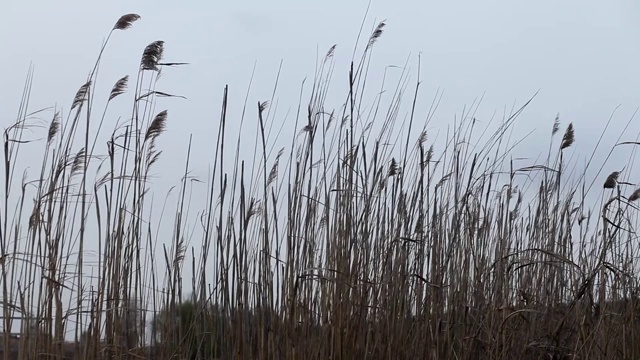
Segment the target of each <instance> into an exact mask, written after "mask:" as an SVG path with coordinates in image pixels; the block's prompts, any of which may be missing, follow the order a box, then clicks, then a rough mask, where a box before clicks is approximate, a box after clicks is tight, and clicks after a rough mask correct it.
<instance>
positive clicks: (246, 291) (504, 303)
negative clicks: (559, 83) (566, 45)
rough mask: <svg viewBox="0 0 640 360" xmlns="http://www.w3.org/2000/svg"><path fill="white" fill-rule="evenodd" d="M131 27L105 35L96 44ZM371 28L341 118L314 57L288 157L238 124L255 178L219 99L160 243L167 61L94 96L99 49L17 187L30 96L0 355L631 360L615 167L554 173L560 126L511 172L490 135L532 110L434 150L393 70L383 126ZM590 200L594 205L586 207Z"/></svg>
mask: <svg viewBox="0 0 640 360" xmlns="http://www.w3.org/2000/svg"><path fill="white" fill-rule="evenodd" d="M137 20H139V16H138V15H135V14H129V15H124V16H123V17H121V18H120V19H119V20H118V21H117V23H116V24H115V26H114V27H113V29H112V30H111V32H110V33H109V39H111V35H112V34H114V33H116V32H120V31H123V30H127V29H128V28H129V27H131V25H132V24H133V23H134V22H135V21H137ZM384 27H385V23H384V22H381V23H380V24H379V25H378V26H377V27H376V28H375V29H374V30H373V32H372V34H371V35H370V37H369V38H368V39H366V44H365V46H364V49H363V50H362V52H361V58H360V59H356V60H355V61H353V62H352V65H351V67H350V70H349V73H348V74H346V75H348V76H347V79H348V83H347V84H348V88H346V89H344V99H345V100H344V103H343V104H338V106H333V105H332V104H328V103H327V98H328V96H327V95H328V92H329V84H330V83H331V79H332V78H333V70H334V62H333V61H334V60H333V59H334V55H335V54H334V53H335V49H336V48H335V47H332V48H330V50H329V51H328V53H327V54H326V56H325V57H324V58H323V59H322V61H321V62H320V63H319V65H318V68H317V72H316V74H315V77H314V81H313V84H312V85H311V88H310V89H309V96H308V99H307V100H306V101H301V102H300V106H299V109H298V113H297V117H296V120H295V127H296V130H297V131H298V132H297V133H296V135H295V136H293V137H292V138H291V139H289V140H290V144H289V145H288V146H287V147H285V148H282V149H279V151H276V149H273V146H274V144H275V141H274V137H273V136H274V135H273V134H274V133H276V132H277V129H276V128H274V118H275V117H276V115H275V112H273V113H272V112H270V107H269V104H270V102H267V101H264V102H259V103H257V104H254V105H253V106H252V105H246V108H245V109H244V110H243V113H244V111H245V110H246V111H247V114H248V115H247V116H248V117H251V116H253V117H252V118H253V119H255V126H256V127H257V134H258V142H257V145H256V146H257V149H258V151H257V152H256V154H257V155H256V157H255V158H254V159H253V161H251V160H247V159H246V157H247V156H248V154H246V153H245V152H242V151H241V150H240V149H241V147H240V145H239V144H240V142H239V140H238V142H234V141H230V140H229V139H228V138H227V134H228V121H229V120H228V115H227V114H228V109H227V104H228V92H227V88H226V87H225V91H224V97H223V99H222V109H221V113H220V118H219V128H218V132H217V134H216V136H217V139H216V142H215V147H214V148H213V149H212V156H213V157H212V159H213V166H212V170H211V172H210V174H209V178H208V181H207V187H208V191H207V198H206V207H205V208H204V209H193V206H194V205H193V204H192V203H191V200H190V199H191V192H192V190H191V187H190V183H191V180H192V178H191V177H190V171H191V167H190V156H189V157H187V159H185V163H184V164H182V169H183V170H182V171H183V172H184V176H183V180H182V183H181V186H180V188H179V189H177V190H179V192H178V203H177V207H176V209H175V211H174V212H173V215H172V216H173V219H171V220H172V221H173V226H172V228H173V232H172V233H167V232H164V231H159V230H158V226H159V224H160V223H162V222H166V221H167V220H166V219H165V218H166V216H165V210H166V208H165V207H162V206H158V205H157V204H154V203H153V202H152V197H151V194H153V191H154V188H153V184H152V183H151V182H150V181H149V180H150V171H151V169H153V167H154V164H155V163H156V162H157V161H158V160H159V159H160V158H161V150H160V149H159V148H158V146H157V140H158V139H159V138H160V137H161V135H162V133H163V132H164V131H165V129H166V127H167V124H170V123H171V116H170V112H168V111H167V110H158V109H156V104H157V99H158V98H159V97H167V96H172V95H170V94H167V93H164V92H161V91H158V90H156V83H157V80H158V75H159V73H160V72H161V71H162V69H164V68H166V67H175V66H179V65H182V64H181V63H167V62H163V53H164V43H163V42H162V41H156V42H153V43H151V44H149V45H148V46H147V47H146V48H144V50H143V54H142V57H141V61H140V68H139V71H138V73H137V74H136V77H135V79H130V78H129V77H128V76H124V77H122V78H121V79H119V80H117V81H116V83H115V85H114V86H113V88H112V89H111V91H110V92H108V93H103V92H101V91H100V90H99V89H97V88H96V86H95V80H96V77H97V74H98V73H97V69H98V68H99V65H100V56H102V53H103V51H104V50H105V48H106V46H107V44H108V41H107V42H105V45H104V47H103V48H102V50H101V51H100V56H99V57H98V60H97V62H96V65H95V67H94V69H93V71H92V72H91V74H90V76H89V78H88V79H87V81H86V83H85V84H84V85H82V86H81V87H80V89H79V90H78V92H77V93H76V95H75V96H74V98H73V101H72V103H71V107H70V108H69V111H68V113H67V114H66V115H64V114H63V113H62V112H60V111H56V112H55V115H54V116H53V118H52V119H51V121H50V122H49V123H48V124H47V126H46V127H45V129H44V130H43V132H44V134H45V138H46V141H44V142H41V143H40V144H41V145H42V146H43V148H41V151H42V163H41V164H40V171H39V173H38V174H37V175H36V176H35V177H34V178H30V177H27V176H26V175H24V176H21V174H20V173H19V172H18V171H19V169H17V168H16V164H17V162H18V161H19V159H21V157H20V154H21V152H22V151H25V150H24V148H25V147H28V148H29V151H36V149H37V146H38V145H37V144H38V143H30V142H31V141H30V140H28V139H26V138H25V132H26V131H27V130H29V131H37V126H38V125H42V123H40V122H38V121H37V120H35V119H34V113H31V112H30V110H29V101H28V99H29V93H30V82H31V80H30V78H29V80H28V82H27V87H26V88H25V91H24V96H23V102H22V104H21V107H20V111H19V114H18V116H17V121H16V122H15V123H14V124H13V125H11V126H9V127H8V128H7V129H6V130H5V132H4V137H3V138H4V152H3V154H4V169H3V171H4V187H3V192H4V194H3V195H4V202H3V205H4V206H3V208H2V213H1V214H0V218H1V221H0V231H1V232H0V251H1V252H2V253H1V255H0V270H1V277H0V280H1V281H2V290H1V291H2V299H3V301H2V314H3V315H4V324H3V325H4V329H5V332H4V337H3V358H4V359H12V358H18V359H39V358H43V359H44V358H52V359H62V358H65V357H67V358H75V359H114V358H115V359H124V358H126V359H145V358H146V359H213V358H221V359H307V360H311V359H323V360H324V359H481V358H482V359H484V358H489V359H514V358H520V359H543V358H545V359H546V358H554V359H565V358H566V359H569V358H571V359H614V358H615V359H636V358H639V357H640V342H639V340H640V326H639V322H638V315H637V314H636V311H637V310H638V293H637V291H638V284H637V276H636V275H635V274H636V271H637V253H638V249H637V246H636V239H637V238H636V236H635V228H636V227H637V211H638V210H639V209H638V208H637V205H636V201H637V200H638V199H639V198H640V191H638V190H636V189H634V188H633V186H630V185H632V184H630V183H628V182H626V181H623V180H624V176H625V175H624V174H626V173H628V170H625V171H623V172H622V173H619V172H616V173H613V174H610V175H609V176H608V177H607V176H605V175H606V174H604V175H599V176H598V178H597V179H596V180H592V179H587V178H586V175H585V174H586V173H587V168H589V166H591V163H590V162H589V164H588V166H587V168H585V169H582V170H581V171H580V172H579V173H578V174H577V175H576V174H567V169H570V166H569V165H570V164H569V163H568V160H567V159H566V157H567V156H566V155H565V154H566V153H567V151H568V149H570V148H571V147H572V145H573V143H574V141H579V130H577V131H576V130H574V127H573V125H572V124H568V125H567V126H566V127H565V130H564V132H561V129H560V127H561V124H560V120H559V119H558V118H556V121H555V122H553V123H550V124H549V128H550V130H552V131H551V132H550V133H551V145H550V147H549V150H548V154H547V156H546V159H545V160H544V161H543V162H541V163H532V164H530V165H528V166H524V167H517V166H516V165H514V161H513V160H512V158H513V154H512V152H513V149H514V145H515V143H516V142H514V141H512V140H511V139H510V132H511V130H512V128H513V126H514V124H515V123H516V120H517V118H518V116H519V115H520V114H521V113H522V112H523V111H524V110H525V108H526V106H527V105H528V104H529V102H526V103H525V104H523V105H522V107H521V108H519V109H517V110H516V111H513V112H512V113H511V114H509V115H508V116H506V117H505V118H504V119H502V120H501V121H499V123H497V124H496V125H497V126H495V128H494V129H493V130H491V127H490V126H489V127H487V126H486V124H483V125H482V126H481V125H480V123H479V122H478V121H476V119H475V118H474V117H473V109H471V110H469V111H468V112H466V113H465V114H464V116H463V117H462V118H461V119H458V120H456V121H455V122H454V123H453V125H452V126H451V127H450V131H449V132H448V133H447V136H446V139H445V141H444V142H443V145H442V146H440V147H436V146H434V143H435V142H433V141H431V140H430V134H429V132H428V131H427V130H426V129H427V128H428V125H429V124H430V122H431V120H432V117H433V114H434V111H435V108H436V107H437V99H436V101H434V102H433V104H432V106H431V109H430V110H429V112H428V113H427V114H418V113H417V111H416V109H418V108H419V107H417V106H416V104H419V103H420V102H422V101H423V100H422V99H423V97H422V95H421V93H420V83H419V82H416V83H415V87H414V85H413V84H411V83H410V82H409V75H410V74H408V73H407V71H406V70H403V71H402V75H401V76H400V79H399V81H398V82H397V84H395V85H392V87H391V90H390V92H391V94H392V95H390V96H391V98H390V101H389V106H388V107H387V108H384V107H383V102H382V101H381V99H380V97H379V96H375V100H374V101H373V103H369V104H366V103H364V102H365V101H366V99H368V96H366V94H367V91H373V90H372V89H370V88H368V86H369V85H368V81H367V77H368V73H369V65H370V59H371V55H372V51H373V49H374V48H375V47H376V46H377V41H378V40H379V39H380V37H381V36H382V35H383V31H384ZM417 75H418V78H420V74H419V71H418V74H417ZM130 85H133V86H131V87H132V89H131V90H130V89H129V87H130ZM384 87H385V90H386V89H388V85H387V84H385V86H384ZM149 89H150V90H149ZM130 91H131V92H132V93H133V95H132V96H131V97H130V98H131V99H132V104H131V105H132V106H131V113H130V116H129V120H128V121H126V122H124V123H122V124H120V125H119V126H116V127H115V128H114V129H112V130H111V131H112V132H111V133H110V136H109V137H110V140H109V141H108V143H107V146H106V148H105V147H104V146H102V145H101V144H100V143H99V142H98V140H97V139H98V138H99V134H101V133H104V131H105V130H104V129H103V126H102V125H103V121H104V120H105V118H107V117H108V116H107V114H108V113H109V110H110V106H111V104H112V102H113V101H116V99H121V98H122V96H123V94H129V92H130ZM96 96H97V97H98V98H106V99H107V100H106V106H105V108H104V109H102V110H98V109H95V105H94V104H95V99H96ZM407 98H408V100H407ZM404 104H407V105H408V109H407V108H405V107H404V106H403V105H404ZM251 114H253V115H251ZM243 119H244V117H243ZM243 121H244V120H243ZM107 131H108V130H107ZM189 145H190V144H189ZM619 145H627V146H634V145H637V144H636V143H632V142H626V143H621V144H619ZM234 146H235V148H234ZM594 151H595V150H594ZM227 154H232V156H233V157H234V158H235V161H234V163H231V164H229V163H228V161H227V162H225V160H226V159H228V157H227V156H226V155H227ZM600 170H601V169H600ZM598 173H599V174H600V173H601V171H598ZM570 175H572V176H570ZM592 181H597V182H596V183H595V185H593V183H592ZM592 185H593V186H592ZM599 187H601V188H602V190H599V189H598V188H599ZM590 191H602V196H603V199H604V201H603V202H602V204H587V203H585V200H584V199H585V198H586V196H587V194H588V193H589V192H590ZM158 209H160V210H158ZM189 224H196V225H189ZM196 230H197V231H196ZM193 234H197V235H199V236H201V239H200V241H199V244H198V246H197V247H195V246H192V247H189V246H188V245H187V239H189V238H191V237H193V236H194V235H193ZM88 247H96V248H97V249H99V252H98V253H97V254H95V256H91V253H90V252H88V251H87V250H86V249H87V248H88ZM158 259H161V260H163V261H158ZM187 260H189V261H187ZM188 263H190V264H191V265H192V268H191V269H190V272H191V274H192V276H191V278H184V277H183V274H186V273H188V271H185V265H186V264H188ZM89 265H90V266H89ZM87 269H96V270H95V272H88V270H87ZM185 289H186V290H188V292H186V293H183V291H185ZM16 322H17V323H18V324H19V326H20V333H21V336H20V338H19V339H18V340H15V339H12V338H11V336H10V334H9V329H12V327H13V324H14V323H16Z"/></svg>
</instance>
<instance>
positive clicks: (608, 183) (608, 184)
mask: <svg viewBox="0 0 640 360" xmlns="http://www.w3.org/2000/svg"><path fill="white" fill-rule="evenodd" d="M619 176H620V172H619V171H614V172H612V173H611V174H609V176H607V179H606V180H605V181H604V188H605V189H613V188H614V187H615V186H616V184H617V183H618V177H619Z"/></svg>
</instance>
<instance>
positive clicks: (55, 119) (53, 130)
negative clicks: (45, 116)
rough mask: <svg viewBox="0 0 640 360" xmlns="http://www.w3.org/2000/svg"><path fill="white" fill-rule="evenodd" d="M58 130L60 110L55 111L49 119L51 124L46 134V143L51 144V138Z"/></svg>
mask: <svg viewBox="0 0 640 360" xmlns="http://www.w3.org/2000/svg"><path fill="white" fill-rule="evenodd" d="M59 130H60V112H56V113H55V114H54V115H53V120H51V124H50V125H49V134H48V135H47V144H51V141H52V140H53V138H54V137H55V136H56V134H58V131H59Z"/></svg>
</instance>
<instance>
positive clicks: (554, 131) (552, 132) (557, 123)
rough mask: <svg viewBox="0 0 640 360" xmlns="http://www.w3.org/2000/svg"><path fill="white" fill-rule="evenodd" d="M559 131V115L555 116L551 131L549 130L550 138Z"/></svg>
mask: <svg viewBox="0 0 640 360" xmlns="http://www.w3.org/2000/svg"><path fill="white" fill-rule="evenodd" d="M558 130H560V113H558V114H557V115H556V119H555V120H554V121H553V129H552V130H551V136H553V135H555V134H556V133H557V132H558Z"/></svg>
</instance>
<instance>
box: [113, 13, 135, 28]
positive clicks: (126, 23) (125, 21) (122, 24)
mask: <svg viewBox="0 0 640 360" xmlns="http://www.w3.org/2000/svg"><path fill="white" fill-rule="evenodd" d="M138 20H140V15H138V14H126V15H122V16H120V19H118V21H117V22H116V24H115V25H114V26H113V30H126V29H128V28H130V27H131V25H133V23H134V22H136V21H138Z"/></svg>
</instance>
